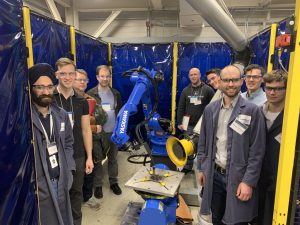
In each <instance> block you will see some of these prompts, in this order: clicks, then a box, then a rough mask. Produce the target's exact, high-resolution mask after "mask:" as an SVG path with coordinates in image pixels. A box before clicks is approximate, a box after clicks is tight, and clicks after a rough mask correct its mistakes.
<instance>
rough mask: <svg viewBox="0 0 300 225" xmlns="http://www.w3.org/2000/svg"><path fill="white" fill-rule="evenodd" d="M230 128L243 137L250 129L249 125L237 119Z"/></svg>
mask: <svg viewBox="0 0 300 225" xmlns="http://www.w3.org/2000/svg"><path fill="white" fill-rule="evenodd" d="M230 128H231V129H232V130H234V131H235V132H237V133H238V134H240V135H242V134H243V133H244V132H245V131H246V130H247V128H248V125H246V124H243V123H242V122H240V121H239V120H238V119H235V120H234V121H233V123H232V124H231V125H230Z"/></svg>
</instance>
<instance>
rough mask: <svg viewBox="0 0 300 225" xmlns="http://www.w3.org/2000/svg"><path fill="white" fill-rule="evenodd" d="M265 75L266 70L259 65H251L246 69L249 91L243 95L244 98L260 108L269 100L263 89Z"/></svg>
mask: <svg viewBox="0 0 300 225" xmlns="http://www.w3.org/2000/svg"><path fill="white" fill-rule="evenodd" d="M264 74H265V70H264V68H262V67H261V66H259V65H257V64H251V65H249V66H247V67H246V68H245V82H246V86H247V91H246V92H243V93H242V97H243V98H245V99H247V100H248V101H250V102H252V103H254V104H256V105H258V106H261V105H263V104H264V103H265V102H266V100H267V98H266V94H265V92H264V90H263V89H262V88H261V84H262V82H263V75H264Z"/></svg>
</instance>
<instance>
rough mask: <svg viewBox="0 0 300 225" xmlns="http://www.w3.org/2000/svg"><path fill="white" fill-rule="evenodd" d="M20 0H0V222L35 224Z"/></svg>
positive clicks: (28, 109) (32, 168)
mask: <svg viewBox="0 0 300 225" xmlns="http://www.w3.org/2000/svg"><path fill="white" fill-rule="evenodd" d="M22 27H23V17H22V1H17V0H6V1H0V46H1V48H0V90H1V92H0V101H1V103H0V173H1V178H0V224H3V225H4V224H5V225H7V224H13V225H15V224H28V225H32V224H33V225H34V224H37V219H36V218H37V217H36V215H37V204H36V198H35V192H34V185H35V179H34V178H35V176H34V157H33V149H32V145H31V139H32V135H31V117H30V107H29V97H28V89H27V66H26V47H25V41H24V36H23V28H22Z"/></svg>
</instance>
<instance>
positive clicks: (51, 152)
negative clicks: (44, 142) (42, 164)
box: [47, 142, 57, 155]
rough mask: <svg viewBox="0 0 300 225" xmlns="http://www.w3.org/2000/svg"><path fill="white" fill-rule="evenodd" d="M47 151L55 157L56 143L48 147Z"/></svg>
mask: <svg viewBox="0 0 300 225" xmlns="http://www.w3.org/2000/svg"><path fill="white" fill-rule="evenodd" d="M47 150H48V153H49V155H53V154H55V153H57V147H56V143H55V142H51V143H50V144H49V145H48V146H47Z"/></svg>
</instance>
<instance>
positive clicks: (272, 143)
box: [258, 70, 287, 225]
mask: <svg viewBox="0 0 300 225" xmlns="http://www.w3.org/2000/svg"><path fill="white" fill-rule="evenodd" d="M263 80H264V83H265V92H266V96H267V101H266V103H265V104H264V105H263V106H262V110H263V113H264V115H265V119H266V125H267V136H266V138H267V142H266V153H265V157H264V161H263V165H262V169H261V175H260V177H261V178H260V180H259V210H258V224H260V225H268V224H272V218H273V208H274V200H275V190H276V179H277V170H278V160H279V151H280V143H281V130H282V123H283V110H284V103H285V95H286V85H287V74H286V73H285V72H284V71H282V70H274V71H272V72H271V73H269V74H266V75H264V77H263Z"/></svg>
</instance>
